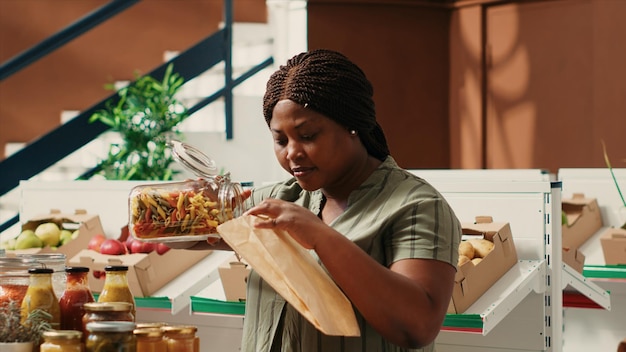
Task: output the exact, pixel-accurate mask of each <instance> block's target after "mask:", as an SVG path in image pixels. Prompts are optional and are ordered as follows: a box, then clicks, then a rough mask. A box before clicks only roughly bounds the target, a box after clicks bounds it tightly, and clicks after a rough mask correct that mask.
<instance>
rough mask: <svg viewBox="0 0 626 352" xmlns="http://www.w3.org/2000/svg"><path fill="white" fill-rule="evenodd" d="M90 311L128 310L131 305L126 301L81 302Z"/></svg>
mask: <svg viewBox="0 0 626 352" xmlns="http://www.w3.org/2000/svg"><path fill="white" fill-rule="evenodd" d="M83 308H84V309H85V311H90V312H130V311H131V309H132V308H133V305H132V304H130V303H128V302H89V303H85V304H83Z"/></svg>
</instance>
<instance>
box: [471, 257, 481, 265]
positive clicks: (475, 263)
mask: <svg viewBox="0 0 626 352" xmlns="http://www.w3.org/2000/svg"><path fill="white" fill-rule="evenodd" d="M482 261H483V258H478V257H477V258H474V259H472V264H474V265H478V264H479V263H480V262H482Z"/></svg>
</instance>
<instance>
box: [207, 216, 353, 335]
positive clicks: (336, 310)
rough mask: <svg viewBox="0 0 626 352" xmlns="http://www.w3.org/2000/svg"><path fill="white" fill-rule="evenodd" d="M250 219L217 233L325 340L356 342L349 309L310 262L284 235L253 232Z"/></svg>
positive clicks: (232, 222) (224, 226) (232, 223)
mask: <svg viewBox="0 0 626 352" xmlns="http://www.w3.org/2000/svg"><path fill="white" fill-rule="evenodd" d="M255 218H256V217H255V216H252V215H244V216H240V217H238V218H236V219H232V220H229V221H227V222H225V223H223V224H221V225H219V226H218V227H217V231H218V232H219V234H220V236H221V237H222V239H223V240H224V241H226V243H228V245H230V247H231V248H232V249H233V250H234V251H236V252H237V253H238V254H239V255H240V256H241V257H243V258H244V259H245V260H246V261H247V262H248V264H250V266H251V267H252V269H254V270H255V271H256V272H257V273H259V275H261V277H262V278H263V279H264V280H265V281H267V282H268V283H269V284H270V285H271V286H272V287H273V288H274V289H275V290H276V292H278V293H279V294H280V295H281V296H282V297H283V298H284V299H285V300H286V301H287V302H289V303H290V304H291V305H292V306H293V307H294V308H296V309H297V310H298V312H300V314H302V315H303V316H304V317H305V318H306V319H307V320H308V321H309V322H310V323H311V324H313V325H314V326H315V327H316V328H317V329H319V330H320V331H322V332H323V333H325V334H326V335H334V336H359V335H360V330H359V326H358V324H357V321H356V317H355V315H354V310H353V309H352V304H351V303H350V301H349V300H348V299H347V298H346V296H345V295H344V294H343V292H342V291H341V290H340V289H339V287H337V285H336V284H335V282H334V281H333V280H332V279H331V278H330V276H329V275H328V273H326V271H325V270H324V269H323V268H322V267H321V266H320V264H319V263H318V262H317V261H316V260H315V258H314V257H313V256H312V255H311V254H310V253H309V252H308V251H307V250H306V249H304V248H303V247H302V246H301V245H300V244H299V243H298V242H296V241H295V240H294V239H293V238H292V237H291V236H290V235H289V234H288V233H286V232H284V231H281V230H272V229H256V228H254V221H255Z"/></svg>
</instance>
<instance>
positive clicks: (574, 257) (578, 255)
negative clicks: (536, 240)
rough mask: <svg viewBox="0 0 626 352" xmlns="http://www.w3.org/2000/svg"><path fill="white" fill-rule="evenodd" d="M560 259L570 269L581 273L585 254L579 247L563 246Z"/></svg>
mask: <svg viewBox="0 0 626 352" xmlns="http://www.w3.org/2000/svg"><path fill="white" fill-rule="evenodd" d="M562 260H563V262H564V263H565V264H567V265H569V266H570V267H571V268H572V269H574V270H576V271H578V272H579V273H581V274H582V273H583V269H584V267H585V255H584V254H583V253H582V252H581V251H580V250H579V249H569V248H563V254H562Z"/></svg>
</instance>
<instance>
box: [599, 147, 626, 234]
mask: <svg viewBox="0 0 626 352" xmlns="http://www.w3.org/2000/svg"><path fill="white" fill-rule="evenodd" d="M601 142H602V152H603V153H604V162H605V163H606V167H608V168H609V172H610V173H611V177H612V178H613V183H615V187H616V188H617V193H618V194H619V197H620V199H621V200H622V204H623V205H624V207H626V200H624V195H623V194H622V190H621V189H620V188H619V184H618V183H617V178H616V177H615V173H614V172H613V167H612V166H611V161H610V160H609V154H608V153H607V152H606V145H605V144H604V141H601ZM622 228H623V229H624V230H626V223H624V224H623V225H622Z"/></svg>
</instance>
